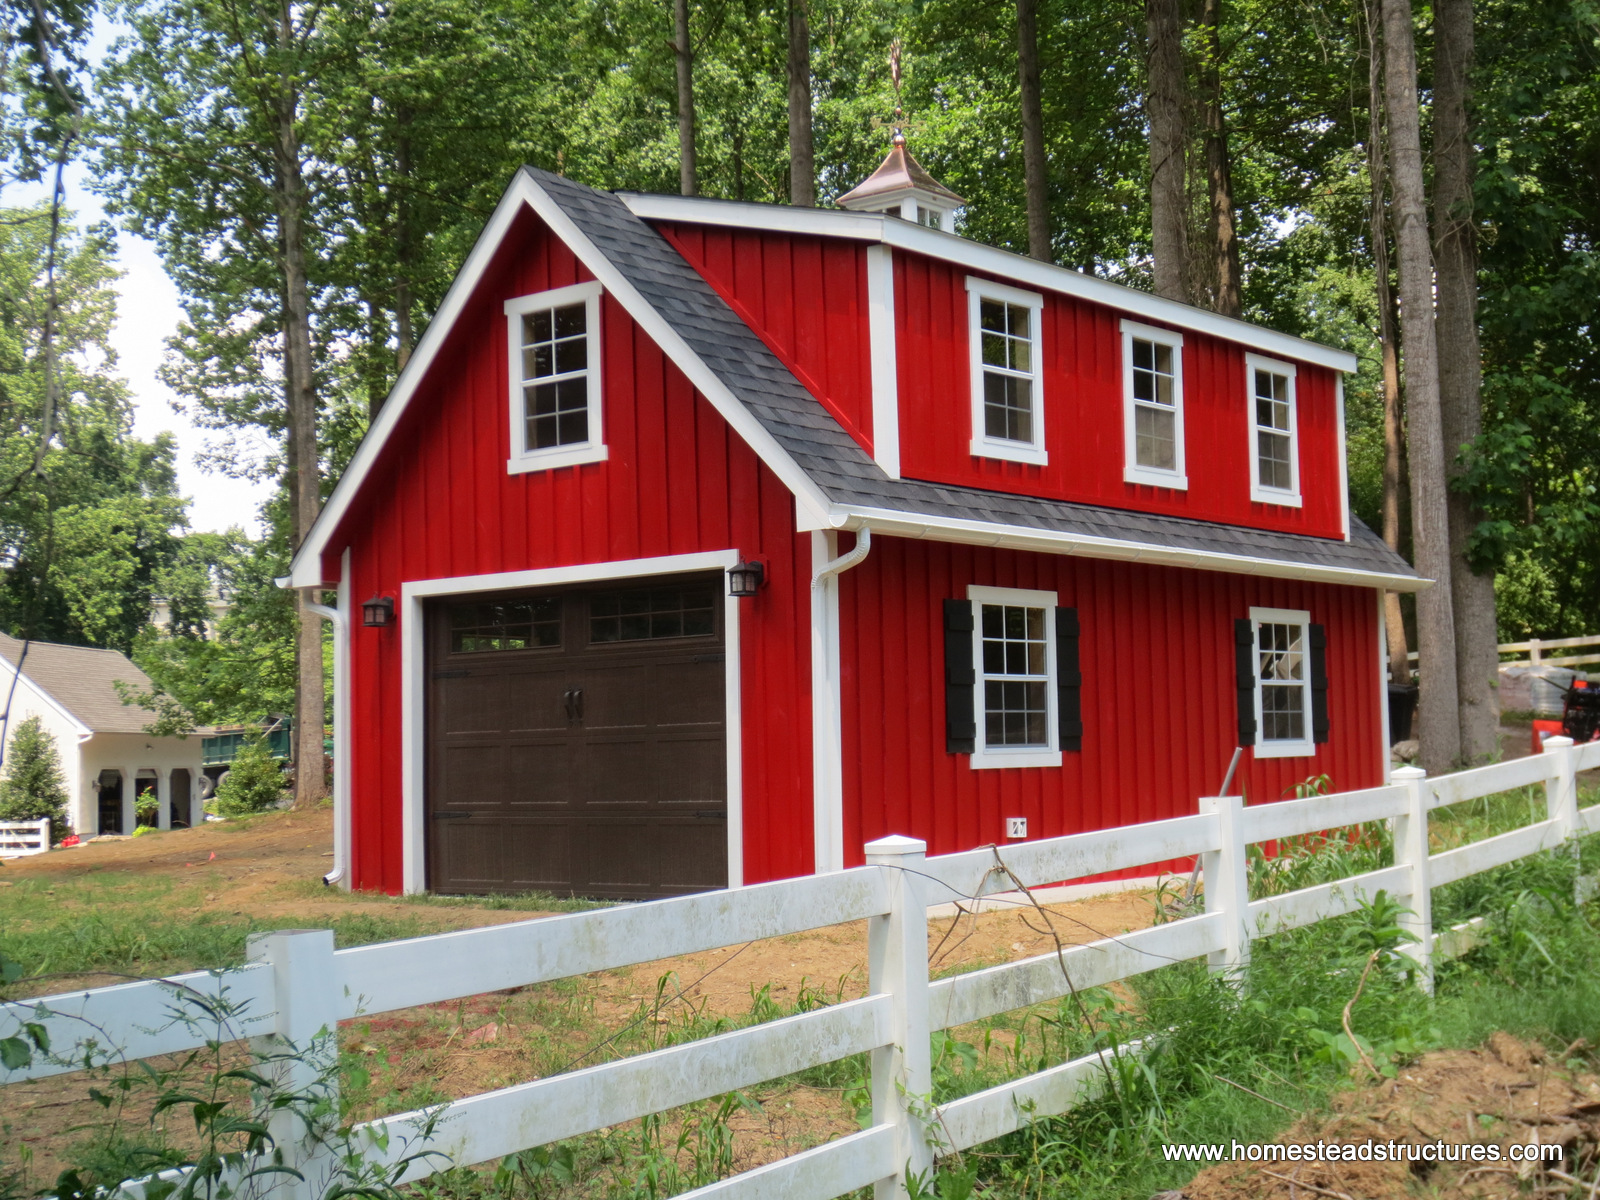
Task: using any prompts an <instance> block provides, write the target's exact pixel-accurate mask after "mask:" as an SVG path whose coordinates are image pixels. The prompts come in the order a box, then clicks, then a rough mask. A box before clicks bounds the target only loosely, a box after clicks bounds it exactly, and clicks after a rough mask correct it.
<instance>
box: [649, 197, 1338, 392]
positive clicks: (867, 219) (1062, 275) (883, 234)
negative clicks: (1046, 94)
mask: <svg viewBox="0 0 1600 1200" xmlns="http://www.w3.org/2000/svg"><path fill="white" fill-rule="evenodd" d="M618 196H619V197H620V198H621V200H622V202H623V203H624V204H626V205H627V206H628V208H629V209H630V210H631V211H632V212H633V213H634V214H635V215H637V216H640V217H644V218H645V219H646V220H650V221H684V222H687V223H691V224H696V225H720V226H726V227H730V228H735V229H764V230H771V231H774V232H779V233H800V234H810V235H815V236H818V237H836V238H849V239H851V240H854V241H863V242H882V243H883V244H884V245H886V246H894V247H898V248H900V249H904V250H909V251H912V252H913V253H916V254H925V255H927V256H928V257H929V258H937V259H941V260H943V261H945V262H950V263H955V264H956V265H958V266H961V267H964V268H966V269H968V270H972V271H983V272H985V273H987V274H989V275H994V276H996V277H998V278H999V279H1002V280H1005V281H1007V282H1015V283H1020V284H1025V285H1027V286H1029V287H1038V288H1044V289H1045V290H1046V291H1051V292H1058V293H1060V294H1062V295H1065V296H1073V297H1076V298H1078V299H1081V300H1091V301H1093V302H1094V303H1096V304H1104V305H1106V306H1107V307H1108V308H1116V309H1120V310H1121V311H1123V312H1127V313H1133V314H1135V315H1137V316H1141V317H1146V318H1148V319H1150V320H1155V321H1165V322H1167V323H1168V324H1169V325H1178V326H1181V327H1183V328H1185V329H1193V330H1195V331H1196V332H1198V333H1206V334H1210V335H1211V336H1212V337H1218V338H1222V339H1224V340H1226V341H1230V342H1236V343H1238V344H1239V345H1241V346H1249V347H1250V348H1251V349H1254V350H1260V351H1261V352H1263V353H1266V354H1276V355H1279V356H1281V357H1287V358H1294V359H1298V360H1299V361H1300V362H1305V363H1315V364H1316V365H1317V366H1320V367H1329V368H1331V369H1332V370H1335V371H1354V370H1355V369H1356V366H1357V359H1356V356H1355V355H1354V354H1351V353H1350V352H1349V351H1348V350H1336V349H1334V348H1333V347H1331V346H1324V345H1322V344H1321V343H1320V342H1312V341H1307V340H1306V339H1305V338H1297V337H1293V336H1291V335H1290V334H1287V333H1279V332H1277V330H1274V329H1265V328H1263V327H1262V326H1260V325H1252V324H1251V323H1250V322H1248V321H1241V320H1237V319H1236V318H1234V317H1224V316H1219V315H1218V314H1216V313H1213V312H1207V311H1206V310H1205V309H1203V308H1195V307H1194V306H1193V305H1190V304H1180V303H1179V302H1178V301H1176V300H1164V299H1162V298H1161V297H1160V296H1153V295H1151V294H1150V293H1149V292H1141V291H1139V290H1138V289H1137V288H1131V287H1128V286H1127V285H1126V284H1121V283H1113V282H1112V281H1111V280H1109V279H1099V278H1097V277H1095V276H1093V275H1085V274H1084V273H1083V272H1081V271H1074V270H1072V269H1070V268H1068V267H1058V266H1056V265H1054V264H1053V263H1044V262H1040V261H1039V260H1038V259H1034V258H1024V257H1023V256H1022V255H1020V254H1013V253H1011V251H1009V250H1000V249H996V248H995V247H994V246H985V245H983V244H982V243H981V242H974V241H970V240H968V239H967V238H964V237H961V236H959V235H957V234H954V233H945V232H943V231H941V230H938V229H933V228H931V227H929V226H926V225H913V224H912V223H911V222H909V221H903V220H900V219H899V218H897V217H891V216H885V215H883V214H881V213H858V212H838V211H835V210H832V209H826V208H790V207H788V206H787V205H779V204H752V203H750V202H748V201H742V200H713V199H708V198H707V197H704V196H656V195H646V194H644V193H640V192H619V193H618Z"/></svg>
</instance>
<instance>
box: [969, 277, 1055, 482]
mask: <svg viewBox="0 0 1600 1200" xmlns="http://www.w3.org/2000/svg"><path fill="white" fill-rule="evenodd" d="M967 312H968V325H967V330H968V341H969V344H970V345H971V360H972V447H971V448H972V453H973V454H974V455H976V456H978V457H979V458H1003V459H1008V460H1010V461H1013V462H1025V463H1034V464H1036V465H1039V466H1043V465H1044V464H1045V463H1046V462H1047V461H1048V456H1047V455H1046V452H1045V444H1044V405H1043V397H1042V394H1041V392H1042V389H1041V388H1040V376H1041V372H1040V353H1039V325H1040V317H1041V316H1042V315H1043V312H1044V297H1043V296H1040V295H1039V294H1038V293H1036V292H1024V291H1021V290H1019V289H1017V288H1013V287H1007V286H1005V285H1004V284H999V283H991V282H990V281H989V280H987V279H977V278H968V280H967Z"/></svg>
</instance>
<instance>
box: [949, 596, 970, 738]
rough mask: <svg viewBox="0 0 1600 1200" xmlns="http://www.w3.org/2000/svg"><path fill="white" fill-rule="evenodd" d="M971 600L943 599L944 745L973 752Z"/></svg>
mask: <svg viewBox="0 0 1600 1200" xmlns="http://www.w3.org/2000/svg"><path fill="white" fill-rule="evenodd" d="M974 681H975V676H974V674H973V670H972V601H970V600H946V601H945V602H944V748H945V751H946V753H949V754H971V753H972V751H973V749H974V748H975V744H976V741H977V737H978V724H977V720H976V718H974V716H973V710H972V685H973V683H974Z"/></svg>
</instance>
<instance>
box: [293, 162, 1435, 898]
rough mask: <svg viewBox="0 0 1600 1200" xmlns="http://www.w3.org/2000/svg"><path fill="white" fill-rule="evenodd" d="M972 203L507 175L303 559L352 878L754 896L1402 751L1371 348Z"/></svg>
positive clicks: (910, 171) (1271, 788)
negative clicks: (1354, 421)
mask: <svg viewBox="0 0 1600 1200" xmlns="http://www.w3.org/2000/svg"><path fill="white" fill-rule="evenodd" d="M956 200H957V198H955V197H953V196H951V195H950V194H949V193H948V192H946V191H945V190H944V189H942V188H939V187H938V185H937V184H934V183H933V182H932V181H931V180H928V179H927V177H926V176H925V175H924V174H922V173H921V170H920V168H919V167H917V166H916V164H915V162H914V161H913V160H911V159H910V157H909V155H906V154H905V152H904V150H903V149H902V148H899V147H897V148H896V149H895V151H894V153H892V154H891V155H890V157H889V159H888V160H887V161H886V162H885V164H884V167H883V168H882V169H880V171H879V172H878V173H877V174H876V175H875V176H874V177H873V179H872V180H869V181H868V183H867V184H864V185H863V186H862V187H861V188H858V189H857V190H856V192H854V193H851V194H850V195H849V196H847V197H844V198H843V200H842V203H843V204H844V205H845V206H846V207H845V209H843V210H820V209H797V208H789V207H783V206H770V205H757V204H745V203H731V202H725V201H717V200H706V199H699V198H681V197H675V196H673V197H668V196H646V195H616V194H612V193H607V192H599V191H595V190H593V189H591V188H588V187H584V186H582V185H580V184H577V183H574V182H572V181H571V180H568V179H563V178H560V177H557V176H554V175H551V174H548V173H546V172H542V171H537V170H532V169H526V170H524V171H522V172H521V173H520V174H519V175H518V176H517V177H516V178H515V180H514V181H513V182H512V184H511V186H510V188H509V189H508V191H507V192H506V195H505V198H504V199H503V201H502V202H501V204H500V206H499V208H498V209H497V210H496V212H495V214H494V216H493V218H492V219H491V220H490V222H489V224H488V227H487V228H486V229H485V231H484V233H483V236H482V237H481V239H480V240H479V242H478V244H477V246H476V247H475V249H474V250H473V252H472V255H471V257H470V258H469V259H468V261H467V263H466V265H465V266H464V267H463V269H462V272H461V275H460V277H459V278H458V279H457V280H456V281H455V284H454V286H453V287H452V289H451V291H450V293H449V295H448V297H447V298H446V300H445V302H444V304H443V306H442V307H441V309H440V311H439V313H438V315H437V317H436V318H435V319H434V321H433V323H432V325H431V326H430V327H429V329H428V332H427V335H426V337H425V338H424V339H423V341H422V343H421V345H420V346H419V347H418V348H417V351H416V353H415V354H414V356H413V357H412V359H411V361H410V363H409V364H408V366H407V367H406V369H405V371H404V372H403V373H402V375H401V378H400V380H399V382H398V384H397V385H396V387H395V390H394V393H393V395H392V396H391V397H390V399H389V401H388V403H387V404H386V406H385V407H384V409H383V410H382V412H381V414H380V415H379V417H378V419H377V420H376V422H375V423H374V426H373V428H372V430H371V432H370V433H369V434H368V435H367V438H366V440H365V441H364V442H363V443H362V445H361V447H360V450H359V452H358V453H357V455H356V457H355V459H354V461H353V462H352V464H351V466H350V467H349V469H348V470H347V472H346V473H345V475H344V478H343V479H342V480H341V481H340V484H339V486H338V488H337V489H336V490H335V492H334V494H333V496H332V498H331V500H330V501H329V503H328V505H327V507H326V509H325V510H324V512H323V514H322V516H321V518H320V519H319V521H318V522H317V524H316V526H315V527H314V528H313V530H312V531H311V534H310V536H309V537H308V539H307V541H306V543H305V545H304V546H303V547H302V549H301V551H300V553H299V555H298V556H297V558H296V560H295V563H294V568H293V576H292V583H293V584H294V585H295V586H300V587H306V586H314V585H322V586H326V587H330V588H331V587H335V586H337V588H338V596H339V600H338V607H339V610H340V613H341V614H342V615H343V617H344V620H343V621H341V622H340V623H339V628H340V632H339V636H338V641H337V654H336V665H337V669H336V682H335V725H336V736H337V738H338V745H339V747H340V754H339V763H338V773H339V778H338V780H337V786H336V793H337V796H336V799H337V807H338V818H339V820H338V830H339V832H338V847H337V853H338V858H337V860H336V862H337V864H338V865H337V866H336V869H335V870H336V874H337V875H338V876H339V877H340V878H342V881H343V882H345V883H346V884H353V885H354V886H356V887H360V888H378V889H382V890H384V891H389V892H396V891H420V890H424V889H426V890H433V891H439V892H460V893H472V892H487V891H496V890H513V891H522V890H530V889H546V890H550V891H554V892H560V893H566V892H573V893H577V894H581V895H594V896H611V897H647V896H662V895H671V894H676V893H680V892H688V891H695V890H701V889H706V888H714V887H720V886H726V885H733V886H737V885H739V884H741V883H748V882H756V881H760V880H767V879H774V878H780V877H784V876H792V875H798V874H802V873H806V872H811V871H826V870H834V869H838V868H840V867H845V866H850V865H853V864H855V863H859V862H860V861H861V855H862V850H861V848H862V845H863V843H865V842H867V841H869V840H871V839H873V838H877V837H881V836H883V835H885V834H889V833H903V834H910V835H914V836H917V837H921V838H925V839H926V840H927V842H928V845H929V850H930V852H931V853H943V852H947V851H953V850H959V849H965V848H970V847H973V846H978V845H983V844H986V843H990V842H1004V841H1005V840H1006V839H1007V838H1008V837H1019V836H1020V837H1029V838H1037V837H1050V836H1055V835H1060V834H1064V833H1071V832H1076V831H1079V830H1085V829H1094V828H1098V827H1103V826H1109V825H1117V824H1125V823H1129V822H1134V821H1144V820H1151V819H1156V818H1162V817H1168V816H1174V815H1178V814H1183V813H1188V812H1193V811H1194V810H1195V802H1196V799H1197V797H1199V796H1202V795H1207V794H1210V793H1212V792H1214V791H1215V790H1216V789H1217V787H1218V784H1219V783H1220V782H1221V779H1222V776H1223V773H1224V771H1225V769H1226V767H1227V764H1228V762H1229V759H1230V757H1231V756H1232V753H1233V750H1234V748H1235V746H1236V745H1239V744H1241V743H1243V744H1244V745H1245V746H1247V747H1248V749H1247V752H1246V754H1245V755H1244V761H1243V763H1242V765H1241V767H1240V775H1239V780H1240V783H1241V785H1242V787H1243V788H1244V790H1245V792H1246V794H1247V795H1248V796H1249V797H1250V798H1252V799H1253V800H1267V799H1276V798H1278V797H1280V796H1281V795H1283V794H1284V792H1285V791H1286V789H1288V788H1290V787H1291V786H1292V785H1293V784H1294V783H1296V782H1298V781H1300V780H1303V779H1306V778H1307V777H1309V776H1313V775H1321V774H1326V775H1328V776H1330V777H1331V779H1332V782H1333V784H1334V786H1335V787H1337V788H1340V789H1351V788H1360V787H1366V786H1372V785H1376V784H1378V783H1381V782H1382V781H1383V779H1384V776H1385V771H1386V769H1387V762H1388V754H1387V739H1386V737H1385V712H1384V709H1385V689H1384V682H1383V680H1384V676H1383V671H1382V665H1381V657H1382V626H1381V619H1380V617H1381V614H1380V599H1381V592H1382V589H1385V588H1389V589H1398V590H1414V589H1416V588H1419V587H1421V586H1423V582H1424V581H1422V580H1419V579H1418V578H1417V577H1416V576H1415V574H1414V573H1413V572H1412V571H1411V569H1410V568H1409V567H1408V566H1407V565H1406V564H1405V563H1404V562H1403V561H1402V560H1401V559H1399V558H1398V557H1397V556H1396V555H1394V554H1393V553H1392V552H1390V551H1389V550H1388V549H1387V548H1386V547H1385V546H1384V545H1383V544H1382V542H1381V541H1380V540H1379V539H1378V538H1377V537H1375V536H1374V535H1373V533H1372V532H1371V531H1370V530H1368V529H1367V528H1365V527H1364V526H1362V525H1361V524H1360V523H1359V522H1358V521H1356V520H1354V519H1353V518H1352V517H1351V515H1350V512H1349V505H1348V502H1347V498H1346V494H1345V486H1344V479H1345V468H1344V438H1343V430H1344V422H1343V412H1342V408H1343V402H1342V390H1341V373H1342V372H1345V371H1349V370H1351V369H1353V368H1354V366H1355V360H1354V358H1353V357H1352V356H1351V355H1349V354H1347V353H1345V352H1343V351H1340V350H1333V349H1329V348H1327V347H1324V346H1319V345H1316V344H1313V343H1310V342H1306V341H1303V340H1300V339H1298V338H1293V337H1288V336H1285V335H1283V334H1279V333H1275V332H1273V331H1271V330H1267V329H1262V328H1259V327H1257V326H1254V325H1250V324H1247V323H1245V322H1241V321H1235V320H1230V319H1227V318H1224V317H1219V316H1216V315H1215V314H1212V313H1208V312H1203V311H1200V310H1198V309H1195V308H1191V307H1189V306H1186V305H1182V304H1177V303H1172V302H1170V301H1166V300H1161V299H1158V298H1156V297H1153V296H1150V295H1148V294H1145V293H1143V292H1139V291H1135V290H1132V289H1129V288H1126V287H1122V286H1119V285H1116V284H1113V283H1109V282H1107V281H1105V280H1101V279H1096V278H1093V277H1089V276H1085V275H1082V274H1079V273H1078V272H1075V271H1071V270H1066V269H1063V268H1060V267H1055V266H1050V265H1046V264H1043V263H1039V262H1036V261H1033V260H1031V259H1025V258H1021V257H1018V256H1016V255H1013V254H1009V253H1006V252H1003V251H1000V250H995V249H992V248H990V247H987V246H982V245H978V244H976V243H973V242H970V241H967V240H965V239H963V238H961V237H958V236H956V235H955V234H954V233H952V232H950V228H951V222H950V217H949V209H950V206H951V205H952V204H953V203H955V202H956ZM740 592H748V593H751V594H748V595H742V596H741V595H740V594H738V593H740ZM369 598H370V603H369ZM363 613H365V614H366V615H365V617H364V618H363V615H362V614H363Z"/></svg>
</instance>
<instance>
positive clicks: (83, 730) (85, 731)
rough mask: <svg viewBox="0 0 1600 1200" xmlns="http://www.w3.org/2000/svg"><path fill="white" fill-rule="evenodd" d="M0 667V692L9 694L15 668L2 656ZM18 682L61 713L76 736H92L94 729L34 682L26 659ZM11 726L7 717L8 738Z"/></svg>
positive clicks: (15, 671) (14, 675)
mask: <svg viewBox="0 0 1600 1200" xmlns="http://www.w3.org/2000/svg"><path fill="white" fill-rule="evenodd" d="M0 667H4V668H5V674H4V675H0V692H4V693H6V694H9V693H10V691H11V681H12V679H13V678H15V677H16V674H17V668H16V667H14V666H12V665H11V662H10V660H8V659H4V658H0ZM18 682H19V683H20V684H21V686H23V687H26V688H27V689H28V690H29V691H30V692H32V693H33V694H34V695H35V696H37V697H38V698H39V702H40V703H41V704H44V705H46V706H47V707H49V708H52V709H54V710H55V711H56V712H57V713H59V714H61V716H62V718H63V719H64V720H66V721H68V722H69V723H70V724H71V725H72V726H73V730H74V732H76V733H77V735H78V737H80V738H91V737H93V736H94V733H95V731H94V730H92V729H90V728H89V727H88V726H87V725H85V724H84V723H83V722H82V721H80V720H79V719H78V717H77V715H76V714H75V713H73V711H72V710H71V709H69V708H68V707H67V706H66V705H65V704H63V703H61V701H59V700H57V699H56V698H55V697H54V696H52V695H51V694H50V693H49V692H47V691H45V690H44V688H43V687H42V686H41V685H40V684H39V683H37V682H35V680H34V678H33V677H32V676H31V675H29V674H28V664H27V662H26V661H24V662H23V664H22V678H21V680H19V681H18ZM12 703H13V705H14V704H15V698H14V697H13V700H12ZM13 726H14V722H11V721H10V720H9V718H8V720H7V725H6V736H7V737H8V738H9V737H10V736H11V730H12V728H13Z"/></svg>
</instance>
